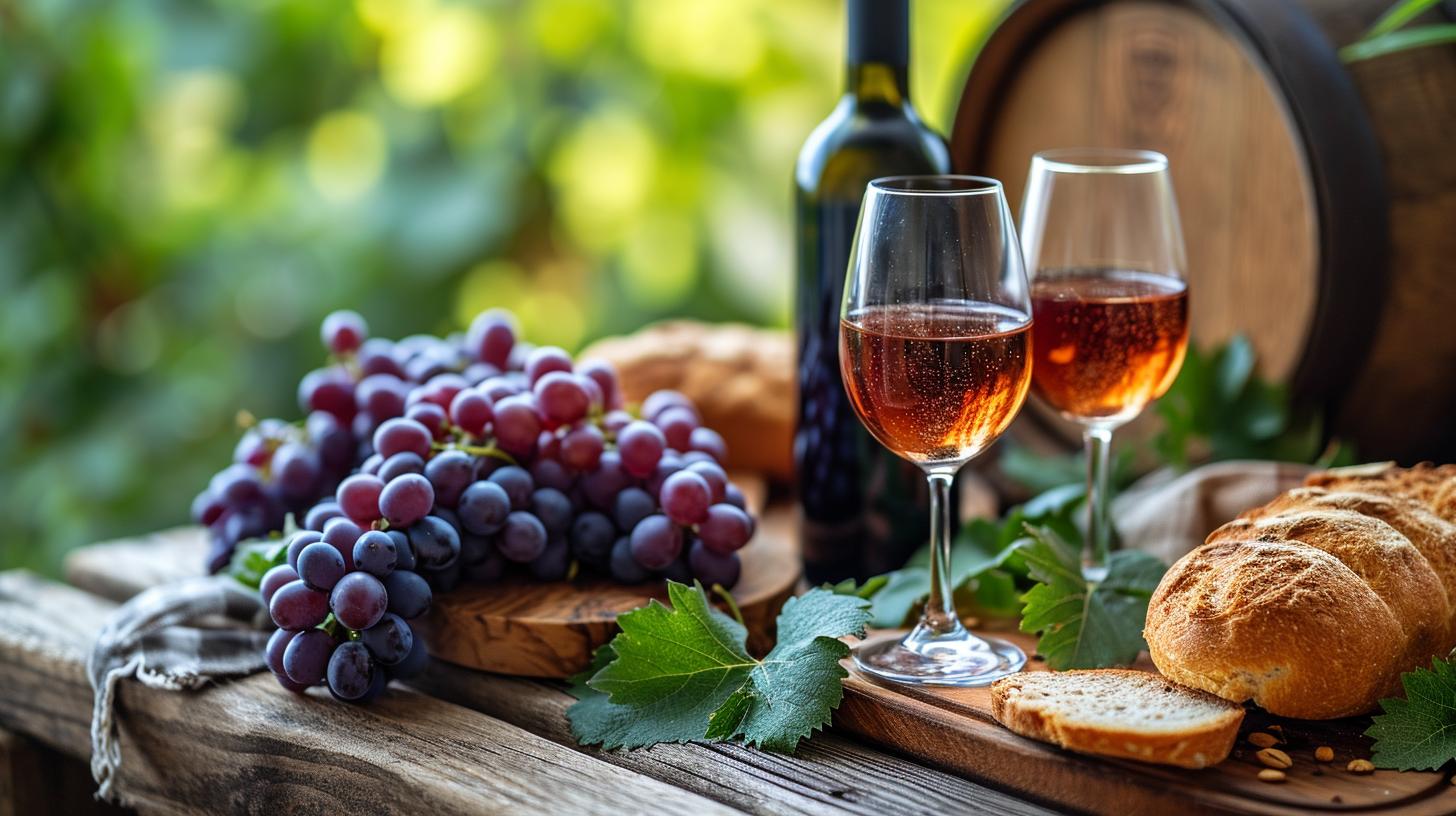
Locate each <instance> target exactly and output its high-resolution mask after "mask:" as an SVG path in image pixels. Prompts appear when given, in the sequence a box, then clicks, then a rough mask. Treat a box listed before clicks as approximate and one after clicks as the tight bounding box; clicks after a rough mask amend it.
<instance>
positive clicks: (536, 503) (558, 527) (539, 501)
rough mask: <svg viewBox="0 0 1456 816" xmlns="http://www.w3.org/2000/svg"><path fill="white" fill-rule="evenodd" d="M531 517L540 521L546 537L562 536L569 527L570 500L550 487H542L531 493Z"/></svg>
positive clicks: (570, 514) (570, 515)
mask: <svg viewBox="0 0 1456 816" xmlns="http://www.w3.org/2000/svg"><path fill="white" fill-rule="evenodd" d="M530 513H531V515H533V516H535V517H536V518H538V519H540V520H541V526H543V527H545V528H546V534H547V535H548V536H553V537H554V536H557V535H564V534H565V533H566V531H567V530H568V529H570V527H571V517H572V509H571V499H568V498H566V494H565V493H562V492H561V491H560V490H557V489H555V488H551V487H543V488H540V489H539V490H536V491H535V492H533V493H531V506H530Z"/></svg>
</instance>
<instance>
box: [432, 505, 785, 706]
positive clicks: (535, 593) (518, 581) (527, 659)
mask: <svg viewBox="0 0 1456 816" xmlns="http://www.w3.org/2000/svg"><path fill="white" fill-rule="evenodd" d="M764 521H765V522H766V523H764V524H760V525H759V533H758V534H757V535H756V536H755V537H754V539H753V541H752V542H750V543H749V545H748V546H747V547H744V548H743V550H742V551H740V555H741V556H742V558H743V577H742V578H741V579H739V581H738V586H736V587H734V588H733V599H734V601H735V602H737V604H738V608H739V611H741V612H742V613H743V621H744V623H745V624H747V626H748V649H749V651H751V652H754V653H756V654H763V653H764V652H766V651H768V649H770V648H772V646H773V639H774V625H775V622H776V619H777V618H778V614H779V609H780V608H782V607H783V605H784V602H785V601H787V600H788V599H789V597H790V596H791V595H792V594H793V592H794V588H795V586H796V585H797V584H798V581H799V556H798V553H797V551H796V550H795V549H794V547H793V546H792V544H791V542H790V541H789V540H788V539H787V538H786V537H785V536H784V531H785V530H787V529H791V528H790V527H789V526H788V525H783V524H771V523H767V522H769V521H770V520H769V519H764ZM653 598H656V599H658V600H660V601H664V602H666V600H667V584H666V582H664V581H653V582H651V583H646V584H638V585H636V586H626V585H623V584H618V583H616V582H614V581H611V580H607V579H604V578H597V577H591V578H582V579H579V580H577V581H571V582H567V581H562V582H558V583H551V584H544V583H541V582H539V581H533V580H531V579H530V578H529V577H528V576H521V575H512V576H510V577H508V578H506V579H505V580H503V581H501V582H499V583H495V584H486V585H481V586H462V587H460V588H459V589H457V590H455V591H454V592H450V593H446V594H443V595H437V596H435V603H434V605H433V606H432V607H431V609H430V613H429V615H428V617H427V618H426V619H425V620H422V621H418V622H416V623H415V629H416V632H417V633H418V634H420V635H421V636H423V637H424V638H425V643H426V644H427V645H428V646H429V647H430V655H431V656H433V657H437V658H440V659H442V660H448V661H450V662H451V663H458V664H460V665H462V666H468V667H470V668H473V669H483V670H485V671H491V672H497V673H499V674H515V675H523V676H527V677H570V676H572V675H574V674H578V673H580V672H582V671H584V670H585V669H586V668H587V666H589V665H591V656H592V652H593V651H595V650H596V648H597V647H598V646H600V645H602V644H603V643H606V642H607V641H609V640H611V639H612V637H613V636H614V635H615V634H616V633H617V624H616V619H617V615H619V614H621V613H623V612H627V611H630V610H632V609H636V608H637V607H639V606H645V605H646V604H647V602H648V601H649V600H651V599H653ZM720 608H722V605H721V603H720Z"/></svg>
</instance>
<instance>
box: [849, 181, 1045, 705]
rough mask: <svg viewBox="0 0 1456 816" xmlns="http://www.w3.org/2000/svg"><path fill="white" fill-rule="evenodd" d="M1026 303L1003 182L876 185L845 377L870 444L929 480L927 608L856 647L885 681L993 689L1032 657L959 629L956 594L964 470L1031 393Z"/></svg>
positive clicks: (864, 228) (856, 255)
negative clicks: (896, 629) (954, 520)
mask: <svg viewBox="0 0 1456 816" xmlns="http://www.w3.org/2000/svg"><path fill="white" fill-rule="evenodd" d="M1031 325H1032V323H1031V304H1030V301H1029V299H1028V287H1027V280H1026V270H1025V267H1024V266H1023V263H1022V258H1021V251H1020V248H1019V247H1018V246H1017V244H1016V228H1015V226H1014V225H1013V224H1012V222H1011V211H1010V209H1009V208H1008V207H1007V206H1006V197H1005V194H1004V193H1003V191H1002V189H1001V183H1000V182H998V181H995V180H993V179H987V178H978V177H975V176H897V177H892V178H882V179H876V180H874V181H872V182H870V184H869V188H868V190H867V191H866V193H865V198H864V203H863V205H862V206H861V208H860V217H859V226H858V228H857V229H856V231H855V238H854V246H853V249H852V251H851V254H850V258H849V272H848V277H847V280H846V282H845V285H844V305H843V307H842V309H841V311H840V330H839V365H840V369H841V372H842V373H843V375H844V384H845V389H846V390H847V391H848V392H849V399H850V403H851V404H853V406H854V410H855V413H856V414H858V415H859V418H860V421H862V422H863V423H864V425H865V427H866V428H867V429H869V432H870V433H871V434H873V435H874V437H875V438H876V439H878V440H879V441H880V442H881V443H883V444H884V446H885V447H886V448H889V449H890V450H891V451H893V452H894V453H895V454H896V455H898V456H900V457H901V458H903V459H907V460H909V461H910V462H913V463H914V464H916V465H918V466H919V467H920V468H921V469H922V470H923V471H925V474H926V476H927V478H928V479H929V480H930V514H931V515H930V597H929V599H928V600H927V601H926V604H925V614H924V615H923V616H922V617H921V619H920V623H919V624H917V625H916V627H915V629H914V630H912V631H911V632H910V634H909V635H907V636H906V637H905V638H904V639H902V640H898V641H896V640H893V639H887V640H876V641H867V642H865V643H862V644H860V646H859V647H858V648H857V649H856V650H855V660H856V662H857V663H858V665H859V666H860V668H861V669H863V670H865V671H867V672H870V673H871V674H874V675H877V676H879V677H882V678H885V679H888V680H893V681H898V682H903V683H921V684H933V685H953V686H971V685H984V684H986V683H990V682H991V681H993V680H995V679H997V678H1000V677H1005V676H1006V675H1008V674H1011V673H1013V672H1016V671H1018V670H1019V669H1020V668H1021V667H1022V666H1023V665H1024V664H1025V663H1026V655H1024V654H1023V653H1022V652H1021V650H1020V649H1018V648H1016V647H1015V646H1013V645H1011V644H1010V643H1007V642H1005V641H1001V640H995V639H991V638H986V639H983V638H979V637H976V636H975V635H972V634H971V633H970V632H969V631H967V630H966V628H965V626H963V625H962V624H961V621H960V618H959V616H957V615H956V611H955V604H954V602H953V600H952V597H951V594H952V587H951V582H950V539H951V527H950V523H951V519H950V488H951V481H952V479H954V478H955V474H956V471H958V470H960V468H961V466H962V465H964V464H965V463H966V462H968V461H969V460H970V459H971V458H972V457H974V456H975V455H976V454H978V453H980V452H981V451H983V450H985V449H986V448H987V447H989V446H990V444H991V443H992V442H994V441H995V440H996V437H998V436H1000V435H1001V432H1002V431H1004V430H1006V426H1008V425H1010V424H1011V420H1012V419H1013V418H1014V417H1015V416H1016V412H1017V411H1018V410H1020V408H1021V404H1022V403H1023V402H1024V401H1025V400H1026V392H1027V389H1028V388H1029V387H1030V381H1031V349H1030V348H1029V346H1030V344H1031Z"/></svg>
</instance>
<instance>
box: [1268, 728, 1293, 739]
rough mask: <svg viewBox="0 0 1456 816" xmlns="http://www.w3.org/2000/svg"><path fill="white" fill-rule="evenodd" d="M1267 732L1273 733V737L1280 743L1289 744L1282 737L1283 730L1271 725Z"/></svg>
mask: <svg viewBox="0 0 1456 816" xmlns="http://www.w3.org/2000/svg"><path fill="white" fill-rule="evenodd" d="M1268 730H1269V731H1271V732H1273V734H1274V736H1276V737H1278V738H1279V741H1280V742H1289V739H1288V738H1287V737H1285V736H1284V729H1283V728H1282V727H1280V726H1277V725H1271V726H1269V728H1268Z"/></svg>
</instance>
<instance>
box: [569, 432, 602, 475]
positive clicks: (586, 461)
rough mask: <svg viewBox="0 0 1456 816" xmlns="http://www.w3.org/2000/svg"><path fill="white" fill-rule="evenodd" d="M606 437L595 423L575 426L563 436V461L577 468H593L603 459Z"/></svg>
mask: <svg viewBox="0 0 1456 816" xmlns="http://www.w3.org/2000/svg"><path fill="white" fill-rule="evenodd" d="M605 449H606V439H605V437H603V436H602V432H601V431H599V430H597V427H596V426H595V425H583V426H582V427H580V428H573V429H572V430H571V431H569V432H568V433H567V434H566V436H564V437H562V438H561V461H562V462H564V463H565V464H566V465H568V466H570V467H572V468H574V469H576V470H583V471H585V470H591V469H592V468H595V467H596V466H597V463H598V462H600V461H601V459H602V451H603V450H605Z"/></svg>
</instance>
